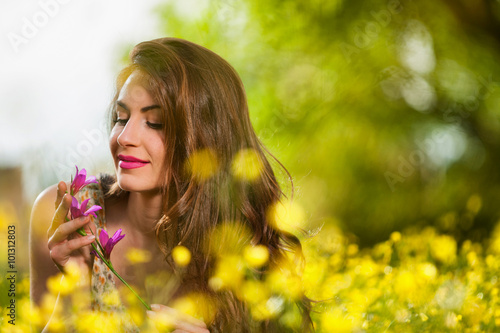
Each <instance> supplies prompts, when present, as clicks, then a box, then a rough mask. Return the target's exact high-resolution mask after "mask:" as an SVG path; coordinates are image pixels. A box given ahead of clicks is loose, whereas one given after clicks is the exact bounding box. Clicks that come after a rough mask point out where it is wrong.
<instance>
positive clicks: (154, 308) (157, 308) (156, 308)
mask: <svg viewBox="0 0 500 333" xmlns="http://www.w3.org/2000/svg"><path fill="white" fill-rule="evenodd" d="M151 309H153V310H160V306H159V305H158V304H151Z"/></svg>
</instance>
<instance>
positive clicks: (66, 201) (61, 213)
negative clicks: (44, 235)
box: [48, 194, 71, 237]
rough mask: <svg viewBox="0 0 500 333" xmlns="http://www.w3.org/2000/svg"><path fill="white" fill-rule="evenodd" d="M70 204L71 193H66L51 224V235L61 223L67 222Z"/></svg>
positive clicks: (49, 234)
mask: <svg viewBox="0 0 500 333" xmlns="http://www.w3.org/2000/svg"><path fill="white" fill-rule="evenodd" d="M70 206H71V196H70V195H69V194H64V196H63V197H62V200H61V203H60V204H59V206H58V207H57V210H56V212H55V214H54V218H53V219H52V224H51V225H50V228H49V230H48V236H49V237H50V236H51V234H52V233H53V232H54V231H55V230H56V229H57V228H58V227H59V226H60V225H61V224H63V223H64V222H65V219H66V216H67V215H68V211H69V207H70Z"/></svg>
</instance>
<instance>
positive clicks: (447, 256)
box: [431, 235, 457, 264]
mask: <svg viewBox="0 0 500 333" xmlns="http://www.w3.org/2000/svg"><path fill="white" fill-rule="evenodd" d="M431 255H432V256H433V258H434V259H436V260H438V261H440V262H442V263H444V264H453V263H454V262H455V260H456V258H457V242H456V241H455V239H454V238H453V237H451V236H448V235H441V236H437V237H435V238H434V239H433V240H431Z"/></svg>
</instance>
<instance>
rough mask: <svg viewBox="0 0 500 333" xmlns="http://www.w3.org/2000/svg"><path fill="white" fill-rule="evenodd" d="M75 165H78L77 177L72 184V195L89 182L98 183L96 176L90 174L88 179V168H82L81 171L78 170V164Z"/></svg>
mask: <svg viewBox="0 0 500 333" xmlns="http://www.w3.org/2000/svg"><path fill="white" fill-rule="evenodd" d="M75 167H76V175H75V179H73V181H72V182H71V185H70V193H71V195H75V194H76V193H77V192H78V191H80V190H81V189H82V188H83V187H85V186H87V185H88V184H92V183H97V179H96V178H95V176H90V177H89V179H87V170H85V169H82V170H81V171H78V166H76V165H75Z"/></svg>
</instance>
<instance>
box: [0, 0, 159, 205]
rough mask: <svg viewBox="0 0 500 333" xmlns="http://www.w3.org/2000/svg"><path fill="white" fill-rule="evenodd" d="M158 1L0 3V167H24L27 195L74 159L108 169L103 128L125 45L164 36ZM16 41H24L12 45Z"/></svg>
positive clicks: (66, 171)
mask: <svg viewBox="0 0 500 333" xmlns="http://www.w3.org/2000/svg"><path fill="white" fill-rule="evenodd" d="M65 2H66V3H65ZM159 2H160V0H141V1H132V0H106V1H96V0H86V1H78V0H39V1H24V0H23V1H1V2H0V50H1V52H0V63H1V64H2V69H1V71H0V73H1V75H0V168H1V167H8V166H17V165H22V166H23V171H24V174H25V177H28V178H26V179H25V183H26V182H27V183H28V184H27V188H25V190H26V191H27V192H28V197H30V196H31V195H33V194H32V193H31V192H36V191H39V187H40V186H46V182H47V181H49V182H50V181H52V180H53V179H65V178H66V177H69V175H70V173H71V172H73V170H72V169H73V168H74V164H75V163H78V165H79V166H80V167H85V168H86V169H88V170H89V171H91V172H92V171H94V172H96V171H105V170H102V166H103V163H104V162H105V161H106V160H107V159H108V151H107V144H105V143H106V140H107V139H106V137H105V135H106V134H105V133H104V132H102V131H99V130H98V129H99V125H100V124H101V122H102V120H103V119H104V114H105V111H106V109H107V106H108V103H109V101H110V99H111V96H112V93H113V84H114V77H115V75H116V74H117V72H118V70H119V66H118V63H117V59H119V57H120V56H121V50H122V47H123V46H128V45H135V44H137V43H138V42H141V41H144V40H148V39H153V38H157V37H161V36H160V35H159V33H160V29H159V27H158V17H157V15H153V14H152V8H153V7H154V6H155V5H156V4H157V3H159ZM37 25H38V27H37ZM30 26H31V27H30ZM33 26H34V27H35V29H33ZM12 38H25V39H24V41H23V42H22V43H20V44H19V45H17V46H15V45H14V43H13V42H11V41H10V39H12ZM16 49H17V50H16ZM85 133H93V135H86V134H85ZM104 166H105V167H106V165H104ZM107 166H108V167H110V163H109V162H108V165H107ZM30 171H32V172H31V173H32V176H31V178H30V175H29V173H30ZM40 173H42V174H43V175H45V177H44V178H43V179H40V175H39V174H40ZM54 177H55V178H54ZM47 179H49V180H47Z"/></svg>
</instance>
